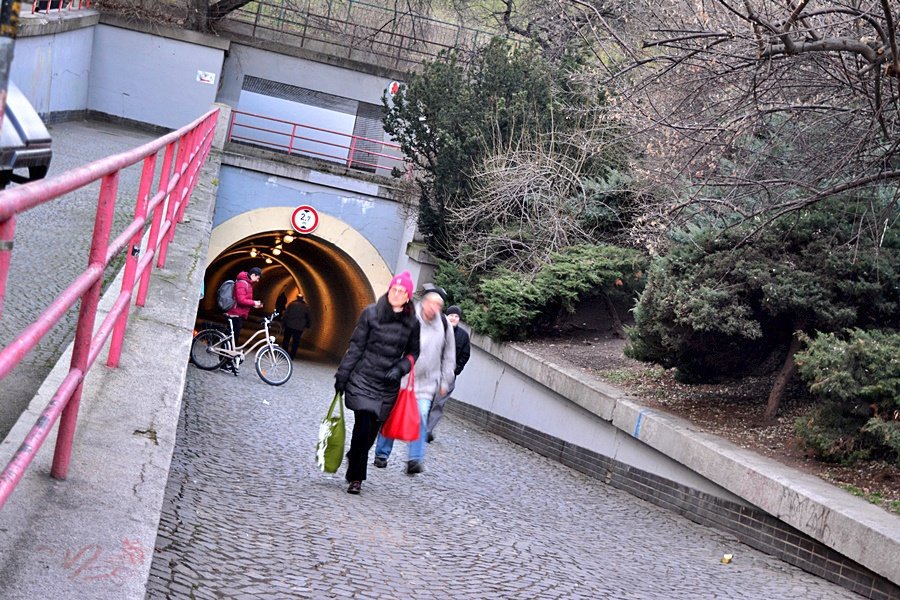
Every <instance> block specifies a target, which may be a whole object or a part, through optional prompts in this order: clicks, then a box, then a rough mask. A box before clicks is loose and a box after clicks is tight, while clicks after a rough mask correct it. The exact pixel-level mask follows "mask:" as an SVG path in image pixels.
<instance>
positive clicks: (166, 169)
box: [135, 142, 175, 306]
mask: <svg viewBox="0 0 900 600" xmlns="http://www.w3.org/2000/svg"><path fill="white" fill-rule="evenodd" d="M174 156H175V142H171V143H170V144H167V145H166V153H165V154H164V155H163V166H162V171H161V172H160V175H159V187H158V191H157V196H162V200H160V201H159V202H158V203H157V205H156V207H155V208H154V209H153V221H152V222H151V223H150V233H149V234H148V236H147V252H148V253H149V254H151V255H153V254H156V241H157V240H158V239H159V230H160V228H161V227H162V220H163V214H164V212H165V207H166V196H167V195H168V191H167V190H168V187H169V177H170V175H171V173H172V159H173V157H174ZM152 271H153V267H148V268H147V270H146V271H144V274H143V275H142V276H141V285H140V287H139V288H138V294H137V300H136V301H135V304H137V305H138V306H143V305H144V302H145V301H146V300H147V289H148V288H149V286H150V274H151V272H152Z"/></svg>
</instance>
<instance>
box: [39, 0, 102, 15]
mask: <svg viewBox="0 0 900 600" xmlns="http://www.w3.org/2000/svg"><path fill="white" fill-rule="evenodd" d="M90 7H91V0H78V1H77V2H72V1H70V0H34V1H33V2H32V3H31V14H34V13H36V12H45V13H49V12H51V11H53V12H62V11H63V9H66V10H78V9H81V8H90Z"/></svg>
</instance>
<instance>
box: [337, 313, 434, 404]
mask: <svg viewBox="0 0 900 600" xmlns="http://www.w3.org/2000/svg"><path fill="white" fill-rule="evenodd" d="M407 354H411V355H412V356H413V358H414V359H418V358H419V320H418V319H417V318H416V313H415V311H414V310H412V303H407V305H406V307H404V310H403V311H402V312H399V313H395V312H394V310H393V309H392V308H391V305H390V304H388V301H387V296H382V297H381V298H379V299H378V302H376V303H375V304H370V305H369V306H367V307H366V308H365V309H363V312H362V314H361V315H360V316H359V322H358V323H357V324H356V329H354V330H353V336H352V337H351V338H350V347H349V348H347V352H346V354H344V358H343V359H342V360H341V364H340V366H339V367H338V370H337V373H336V374H335V376H334V378H335V381H336V382H337V383H338V384H339V385H342V386H343V387H344V403H345V404H346V405H347V408H349V409H350V410H363V411H367V412H372V413H375V414H377V415H378V416H379V420H382V421H383V420H385V419H387V416H388V415H389V414H390V412H391V408H392V407H393V406H394V402H395V401H396V400H397V393H398V392H399V391H400V384H399V382H388V381H385V375H386V374H387V372H388V371H390V370H391V368H392V367H399V368H400V370H401V372H402V373H403V374H404V375H405V374H406V373H409V370H410V363H409V361H408V360H407V359H406V358H405V357H406V355H407Z"/></svg>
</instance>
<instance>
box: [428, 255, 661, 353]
mask: <svg viewBox="0 0 900 600" xmlns="http://www.w3.org/2000/svg"><path fill="white" fill-rule="evenodd" d="M647 260H648V259H647V257H646V255H645V254H643V253H641V252H639V251H637V250H633V249H629V248H621V247H617V246H610V245H589V244H583V245H579V246H572V247H569V248H565V249H563V250H562V251H560V252H556V253H554V254H553V255H551V259H550V261H549V262H548V263H547V264H545V265H544V267H543V268H541V269H540V270H539V271H538V272H537V274H535V275H529V274H523V273H515V272H513V271H509V270H506V269H496V270H494V271H492V272H490V273H487V274H485V275H483V276H480V277H477V276H472V275H470V274H467V273H465V272H463V271H462V270H461V269H460V268H459V267H456V266H454V265H452V264H450V263H447V262H442V263H440V265H439V269H438V273H437V275H436V277H435V282H436V283H437V284H438V285H440V286H441V287H443V288H444V289H446V290H447V292H448V294H449V296H450V298H451V301H453V302H455V303H457V304H459V305H460V306H461V307H462V308H463V311H464V312H465V315H466V322H467V323H468V324H469V325H470V326H471V327H472V329H473V330H475V331H477V332H479V333H483V334H485V335H488V336H490V337H492V338H495V339H497V340H511V339H522V338H524V337H526V336H527V335H529V334H532V333H535V332H539V331H541V330H542V328H544V327H546V326H548V325H550V324H552V323H553V322H555V321H556V320H557V319H558V318H559V317H560V316H562V315H563V314H565V313H572V312H574V311H575V308H576V306H577V304H578V303H579V302H582V301H585V300H587V299H589V298H593V297H597V296H600V295H602V294H607V295H610V296H615V295H626V296H628V295H631V296H634V295H636V293H637V291H638V290H640V288H641V286H642V285H643V280H644V272H645V271H646V267H647Z"/></svg>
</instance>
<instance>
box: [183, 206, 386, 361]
mask: <svg viewBox="0 0 900 600" xmlns="http://www.w3.org/2000/svg"><path fill="white" fill-rule="evenodd" d="M293 210H294V209H293V208H290V207H270V208H262V209H258V210H253V211H248V212H246V213H243V214H241V215H238V216H236V217H234V218H232V219H229V220H228V221H225V222H224V223H222V224H220V225H219V226H217V227H216V228H215V229H213V231H212V233H211V235H210V243H209V251H208V253H207V264H206V274H205V277H204V289H205V293H204V298H203V299H202V300H201V301H200V306H199V309H198V316H197V318H198V320H201V321H213V322H223V321H224V316H223V315H222V314H221V312H220V311H219V310H218V308H217V307H216V299H215V291H216V290H217V289H218V287H219V285H220V284H221V283H222V282H223V281H225V280H226V279H233V278H234V277H236V276H237V274H238V273H240V272H241V271H246V270H248V269H250V268H251V267H260V268H261V269H262V271H263V273H262V278H261V279H260V282H259V283H258V284H257V285H256V288H255V290H254V296H255V298H256V299H258V300H261V301H262V302H263V309H258V310H255V311H252V312H251V320H252V319H253V317H254V316H256V317H261V316H263V315H264V314H268V313H271V312H272V311H273V310H274V309H275V305H276V301H277V298H278V296H279V294H281V293H282V292H284V293H285V294H286V296H287V299H288V301H291V300H293V299H294V298H295V297H296V295H297V294H298V293H302V294H303V296H304V299H305V300H306V302H307V304H308V305H309V309H310V314H311V317H312V322H313V326H312V327H311V328H310V329H309V330H308V331H307V332H306V333H304V334H303V340H302V343H301V352H300V354H298V358H299V357H302V358H313V359H335V358H339V357H340V356H341V355H342V354H343V352H344V350H345V349H346V347H347V343H348V342H349V340H350V335H351V333H352V332H353V327H354V326H355V325H356V321H357V318H358V316H359V314H360V312H361V311H362V309H363V308H364V307H365V306H366V305H367V304H369V303H371V302H373V301H374V300H375V298H376V297H377V296H379V295H381V294H382V293H383V291H384V290H387V287H388V284H389V283H390V280H391V271H390V269H389V268H388V266H387V264H386V263H385V262H384V260H383V259H382V258H381V256H380V255H379V254H378V251H377V250H376V249H375V247H374V246H373V245H372V244H371V243H370V242H369V241H368V240H367V239H366V238H365V237H363V236H362V235H361V234H360V233H359V232H358V231H356V230H355V229H353V228H352V227H350V226H349V225H347V224H346V223H344V222H343V221H341V220H339V219H336V218H334V217H332V216H330V215H324V214H321V213H320V214H319V226H318V227H317V228H316V230H315V231H314V232H313V233H312V234H307V235H300V234H298V233H296V232H294V231H293V230H292V228H291V224H290V223H291V214H292V213H293ZM291 238H292V239H291ZM278 243H280V248H279V250H280V252H276V251H275V248H276V245H277V244H278ZM255 330H256V326H255V324H254V325H253V326H251V325H250V324H248V325H245V326H244V330H243V333H244V337H247V336H249V335H250V334H252V332H253V331H255Z"/></svg>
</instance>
